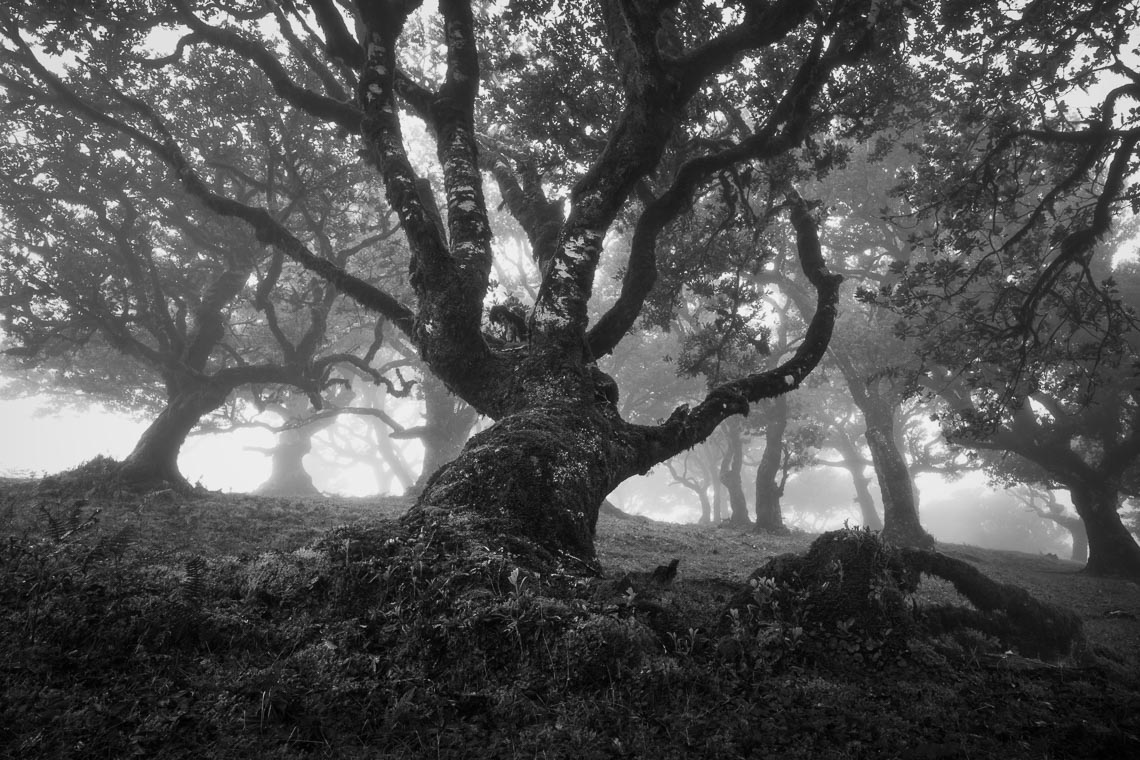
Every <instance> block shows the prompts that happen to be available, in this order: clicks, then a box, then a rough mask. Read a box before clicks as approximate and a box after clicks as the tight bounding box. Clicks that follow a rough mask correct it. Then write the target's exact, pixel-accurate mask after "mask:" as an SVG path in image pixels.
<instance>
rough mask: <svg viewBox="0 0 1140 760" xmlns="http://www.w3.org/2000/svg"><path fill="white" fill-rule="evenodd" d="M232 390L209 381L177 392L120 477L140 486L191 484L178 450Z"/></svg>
mask: <svg viewBox="0 0 1140 760" xmlns="http://www.w3.org/2000/svg"><path fill="white" fill-rule="evenodd" d="M230 390H231V389H230V388H228V387H226V388H224V389H223V388H220V387H218V386H216V385H214V384H206V385H203V386H200V387H198V388H194V389H189V390H187V389H182V390H180V391H178V392H176V393H175V394H173V395H172V396H171V398H170V399H169V401H168V402H167V404H166V408H165V409H163V410H162V412H161V413H160V414H159V415H158V417H156V418H155V420H154V422H152V423H151V424H150V427H148V428H147V429H146V430H145V431H143V434H142V436H140V437H139V440H138V443H136V444H135V448H134V450H133V451H131V453H130V454H129V455H127V458H126V459H124V460H123V462H122V464H121V465H120V468H119V477H120V478H122V479H123V480H124V481H126V482H128V483H130V484H132V485H136V486H143V487H154V486H163V485H171V486H174V487H176V488H189V486H190V484H189V483H188V482H187V481H186V478H184V477H183V476H182V472H181V470H179V469H178V454H179V452H181V451H182V445H183V444H184V443H185V442H186V437H187V436H188V435H190V431H191V430H193V429H194V426H195V425H197V424H198V421H199V420H200V419H202V417H203V416H205V415H207V414H209V413H210V412H212V411H214V410H215V409H217V408H218V407H219V406H221V405H222V404H223V403H224V402H225V400H226V397H227V396H228V395H229V392H230Z"/></svg>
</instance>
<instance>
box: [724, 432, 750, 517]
mask: <svg viewBox="0 0 1140 760" xmlns="http://www.w3.org/2000/svg"><path fill="white" fill-rule="evenodd" d="M741 427H742V426H741V423H740V420H738V419H731V420H729V421H728V422H726V423H725V434H726V437H727V440H728V449H727V450H726V451H725V454H724V459H723V460H722V461H721V465H720V482H721V485H723V486H724V489H725V491H727V492H728V505H729V516H728V524H729V525H732V526H734V527H738V528H746V527H748V526H750V525H751V524H752V520H751V518H749V517H748V499H747V497H745V495H744V484H743V483H742V482H741V479H740V470H741V466H742V465H743V463H744V440H743V437H742V435H741Z"/></svg>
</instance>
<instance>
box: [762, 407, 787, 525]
mask: <svg viewBox="0 0 1140 760" xmlns="http://www.w3.org/2000/svg"><path fill="white" fill-rule="evenodd" d="M787 429H788V400H787V399H786V398H785V397H783V396H780V397H779V398H776V399H773V400H772V410H771V415H770V416H769V420H768V426H767V428H766V429H765V430H764V453H763V455H761V457H760V463H759V464H758V465H757V466H756V531H757V532H758V533H776V534H784V533H787V532H788V529H787V528H786V527H784V516H783V515H782V514H781V511H780V498H781V497H782V496H783V495H784V486H783V484H782V483H781V482H780V466H781V465H782V464H783V457H784V433H785V432H786V431H787Z"/></svg>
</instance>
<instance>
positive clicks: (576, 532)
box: [407, 405, 624, 566]
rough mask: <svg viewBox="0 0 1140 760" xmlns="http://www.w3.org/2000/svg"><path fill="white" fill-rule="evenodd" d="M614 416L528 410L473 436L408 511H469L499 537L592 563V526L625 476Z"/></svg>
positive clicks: (579, 409) (589, 409)
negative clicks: (602, 506)
mask: <svg viewBox="0 0 1140 760" xmlns="http://www.w3.org/2000/svg"><path fill="white" fill-rule="evenodd" d="M620 425H621V422H620V420H619V419H617V417H616V415H613V414H612V413H608V412H605V411H603V410H602V409H601V408H599V407H597V406H573V405H566V406H557V407H544V408H539V409H532V410H526V411H523V412H519V413H517V414H514V415H511V416H509V417H506V418H504V419H503V420H501V421H500V422H498V423H497V424H495V425H494V426H493V427H492V428H490V429H489V430H486V431H484V432H482V433H479V434H478V435H476V436H474V437H473V438H472V439H471V440H470V441H469V442H468V444H467V446H466V447H465V448H464V450H463V452H462V453H461V454H460V455H459V457H458V458H457V459H455V460H454V461H452V462H450V463H449V464H446V465H444V466H443V467H442V468H440V470H439V471H438V472H436V473H435V474H434V475H433V476H432V477H431V479H430V480H429V481H428V483H427V486H426V487H425V488H424V491H423V493H422V494H421V495H420V498H419V499H418V500H417V502H416V504H415V506H413V507H412V509H411V511H410V512H409V514H408V518H407V519H410V520H415V519H418V516H422V514H423V513H425V512H426V511H428V510H432V508H435V509H444V510H449V511H455V512H463V513H471V514H473V515H475V516H478V517H479V518H481V519H482V520H483V522H484V524H485V525H486V526H490V527H491V528H492V529H493V530H494V531H495V532H496V533H498V534H499V535H502V536H516V537H520V538H523V539H528V540H530V541H532V542H534V543H535V544H536V545H537V546H539V547H542V548H543V549H544V550H546V551H548V552H550V554H551V555H554V556H557V555H560V554H566V555H570V556H571V557H573V558H575V559H577V560H581V561H583V562H585V563H587V564H589V565H591V566H593V564H594V559H595V553H594V526H595V524H596V523H597V520H598V510H599V507H600V506H601V504H602V501H603V500H604V499H605V497H606V495H607V494H608V493H609V492H610V491H611V490H612V489H613V488H614V486H615V485H616V484H617V483H618V482H620V481H621V479H622V478H623V477H624V474H621V473H620V472H619V469H620V468H619V467H618V463H619V462H620V461H621V460H622V454H621V449H622V446H621V444H620V442H619V440H618V439H619V436H618V435H617V434H616V431H617V429H618V427H620Z"/></svg>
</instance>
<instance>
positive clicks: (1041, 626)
mask: <svg viewBox="0 0 1140 760" xmlns="http://www.w3.org/2000/svg"><path fill="white" fill-rule="evenodd" d="M900 551H901V553H902V559H903V561H904V562H905V563H906V565H907V566H908V567H909V568H911V569H913V570H915V571H917V572H922V573H926V574H927V575H932V576H935V577H938V578H942V579H943V580H947V581H949V582H950V583H952V584H953V585H954V589H955V590H956V591H957V592H958V593H959V594H961V595H962V596H964V597H965V598H966V599H968V600H969V601H970V603H971V604H972V605H974V607H976V608H977V609H975V610H971V609H967V608H965V607H955V606H949V605H944V606H939V607H932V608H926V609H924V610H923V611H922V612H923V620H922V624H923V626H924V627H925V628H926V629H927V630H929V631H931V632H932V633H941V632H946V631H951V630H954V629H957V628H963V627H966V628H973V629H975V630H978V631H981V632H982V633H985V634H988V635H990V636H994V637H996V638H998V639H999V640H1001V641H1003V642H1006V643H1007V644H1009V645H1011V646H1014V647H1016V648H1017V649H1018V651H1019V652H1020V653H1021V654H1022V655H1026V656H1029V657H1038V658H1041V659H1056V658H1061V657H1067V656H1071V655H1073V654H1074V653H1075V652H1076V650H1078V649H1079V648H1080V647H1081V646H1083V644H1084V632H1083V624H1082V622H1081V619H1080V617H1078V616H1077V614H1076V613H1074V612H1072V611H1071V610H1068V609H1065V608H1063V607H1058V606H1057V605H1054V604H1050V603H1048V602H1042V601H1038V600H1037V599H1034V598H1033V597H1032V596H1031V595H1030V594H1029V592H1028V591H1026V590H1025V589H1023V588H1021V587H1020V586H1013V585H1010V584H1008V583H999V582H998V581H995V580H992V579H990V578H987V577H986V576H985V575H983V574H982V572H981V571H979V570H978V569H977V568H976V567H974V566H973V565H970V564H969V563H967V562H963V561H962V560H959V559H954V558H953V557H948V556H946V555H945V554H940V553H939V552H936V551H929V550H926V549H909V548H903V549H900Z"/></svg>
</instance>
